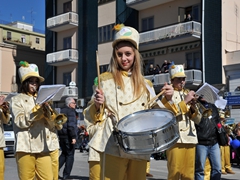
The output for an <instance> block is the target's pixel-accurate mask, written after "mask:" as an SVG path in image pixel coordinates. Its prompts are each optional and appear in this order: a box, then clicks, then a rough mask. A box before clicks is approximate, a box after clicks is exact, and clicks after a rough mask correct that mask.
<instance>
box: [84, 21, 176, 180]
mask: <svg viewBox="0 0 240 180" xmlns="http://www.w3.org/2000/svg"><path fill="white" fill-rule="evenodd" d="M115 30H117V33H116V34H115V40H114V41H113V43H112V46H113V51H112V59H111V61H110V64H109V71H108V72H105V73H103V74H101V75H100V84H99V87H100V88H97V89H96V90H95V94H94V96H93V100H92V101H91V102H90V103H89V106H88V107H87V108H86V109H85V111H84V114H85V122H86V123H87V130H88V132H89V135H90V136H91V141H90V143H89V146H90V151H91V150H93V151H94V153H93V154H91V152H90V155H89V156H90V157H89V158H90V159H91V161H89V166H90V175H89V176H90V177H91V176H94V174H95V173H99V172H98V170H99V169H98V170H96V165H97V164H98V162H97V160H100V166H99V167H101V173H102V174H101V175H102V176H103V178H104V179H114V180H123V179H124V178H125V179H138V180H145V179H146V164H147V160H149V158H150V155H137V156H135V157H133V156H131V155H128V154H126V153H124V152H122V150H120V149H119V147H118V146H117V144H116V143H115V142H114V138H113V136H112V128H113V126H114V124H115V123H116V122H118V121H119V120H120V119H122V118H123V117H125V116H127V115H129V114H132V113H134V112H136V111H140V110H144V109H146V108H149V107H148V106H146V105H147V104H148V102H149V100H150V99H151V98H152V97H151V94H150V92H149V91H148V88H147V87H150V88H151V90H152V91H154V89H153V86H152V83H151V82H150V81H148V80H146V79H144V76H143V75H142V64H141V62H142V61H141V58H140V53H139V51H138V45H139V33H138V32H137V31H136V30H135V29H134V28H132V27H127V26H123V25H116V26H115ZM164 89H165V90H166V91H165V94H164V95H165V96H166V97H168V98H169V99H171V97H172V94H173V88H172V87H171V86H170V85H165V87H164ZM146 121H147V119H146ZM94 158H95V159H96V161H95V162H94ZM136 158H137V160H136ZM90 177H89V178H90ZM90 179H94V178H90Z"/></svg>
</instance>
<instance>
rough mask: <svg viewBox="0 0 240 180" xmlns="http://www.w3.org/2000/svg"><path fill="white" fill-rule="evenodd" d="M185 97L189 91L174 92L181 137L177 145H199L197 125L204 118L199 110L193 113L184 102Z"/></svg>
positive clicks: (173, 98) (173, 99)
mask: <svg viewBox="0 0 240 180" xmlns="http://www.w3.org/2000/svg"><path fill="white" fill-rule="evenodd" d="M185 95H187V91H183V90H182V91H177V90H174V94H173V97H172V101H173V103H174V104H175V105H176V109H177V112H175V114H176V119H177V122H178V127H179V135H180V138H179V140H178V142H177V143H190V144H197V143H198V139H197V132H196V128H195V123H196V124H199V122H200V121H201V117H202V116H201V114H200V112H199V111H198V110H196V112H195V113H191V111H190V107H189V106H188V105H186V104H185V102H184V101H183V100H184V96H185Z"/></svg>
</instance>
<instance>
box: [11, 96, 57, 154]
mask: <svg viewBox="0 0 240 180" xmlns="http://www.w3.org/2000/svg"><path fill="white" fill-rule="evenodd" d="M35 100H36V97H34V96H31V95H26V94H22V93H21V94H18V95H16V96H14V97H12V99H11V103H10V104H11V110H12V118H13V120H14V123H13V130H14V133H15V139H16V143H15V151H16V152H26V153H40V152H49V151H52V150H55V148H53V147H55V145H56V143H54V142H53V141H52V135H53V134H52V133H53V132H51V131H50V129H53V127H52V126H51V124H49V123H48V122H47V120H46V119H45V117H44V112H43V110H42V108H40V106H38V105H36V103H35ZM53 137H54V135H53ZM54 141H55V140H54Z"/></svg>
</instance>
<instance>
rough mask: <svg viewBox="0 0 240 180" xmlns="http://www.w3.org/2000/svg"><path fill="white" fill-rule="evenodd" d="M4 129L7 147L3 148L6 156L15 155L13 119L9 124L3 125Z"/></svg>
mask: <svg viewBox="0 0 240 180" xmlns="http://www.w3.org/2000/svg"><path fill="white" fill-rule="evenodd" d="M3 127H4V137H5V142H6V147H5V148H3V150H4V154H5V155H6V154H13V153H14V143H15V136H14V132H13V124H12V118H10V121H9V123H8V124H3Z"/></svg>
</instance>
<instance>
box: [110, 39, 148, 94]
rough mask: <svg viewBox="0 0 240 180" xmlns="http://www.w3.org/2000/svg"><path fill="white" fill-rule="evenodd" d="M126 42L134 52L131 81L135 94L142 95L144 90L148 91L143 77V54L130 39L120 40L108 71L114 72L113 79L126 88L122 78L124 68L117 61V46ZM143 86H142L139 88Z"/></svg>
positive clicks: (114, 49)
mask: <svg viewBox="0 0 240 180" xmlns="http://www.w3.org/2000/svg"><path fill="white" fill-rule="evenodd" d="M123 42H124V43H126V44H128V45H129V46H130V47H131V48H132V49H133V52H134V62H133V65H132V69H131V73H132V75H131V83H132V86H133V90H134V96H135V97H138V96H140V95H141V94H142V93H143V92H144V91H147V89H146V84H145V81H144V77H143V64H142V57H141V54H140V53H139V51H138V50H137V49H136V48H135V47H134V45H133V44H132V43H131V42H129V41H120V42H118V43H117V44H116V45H115V46H114V48H113V51H112V58H111V60H110V63H109V69H108V71H109V72H111V73H112V75H113V79H114V81H115V83H116V84H117V85H118V86H120V87H121V89H123V90H124V89H125V85H124V83H123V79H122V73H121V71H122V69H121V67H120V66H119V64H118V61H117V47H118V45H119V44H120V43H123ZM139 87H142V88H139Z"/></svg>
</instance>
